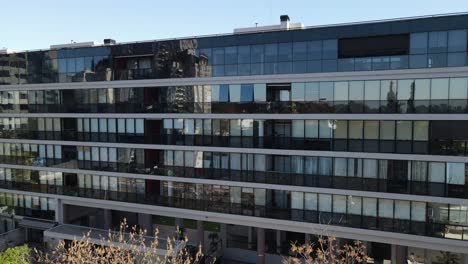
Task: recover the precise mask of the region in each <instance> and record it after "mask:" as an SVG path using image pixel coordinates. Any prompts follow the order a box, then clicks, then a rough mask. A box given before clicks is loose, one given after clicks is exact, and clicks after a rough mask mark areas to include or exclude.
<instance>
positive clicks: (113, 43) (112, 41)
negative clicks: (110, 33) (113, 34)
mask: <svg viewBox="0 0 468 264" xmlns="http://www.w3.org/2000/svg"><path fill="white" fill-rule="evenodd" d="M115 43H117V42H115V39H110V38H108V39H104V45H115Z"/></svg>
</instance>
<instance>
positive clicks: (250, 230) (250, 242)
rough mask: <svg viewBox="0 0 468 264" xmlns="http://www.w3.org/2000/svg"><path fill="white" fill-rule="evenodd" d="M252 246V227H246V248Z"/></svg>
mask: <svg viewBox="0 0 468 264" xmlns="http://www.w3.org/2000/svg"><path fill="white" fill-rule="evenodd" d="M252 246H253V227H250V226H249V227H247V248H249V249H251V248H252Z"/></svg>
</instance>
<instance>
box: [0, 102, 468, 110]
mask: <svg viewBox="0 0 468 264" xmlns="http://www.w3.org/2000/svg"><path fill="white" fill-rule="evenodd" d="M145 100H148V99H147V98H146V99H145V98H141V100H139V101H141V102H143V101H145ZM0 112H3V113H17V112H18V113H19V112H26V113H232V114H237V113H247V114H261V113H282V114H297V113H301V114H306V113H361V114H363V113H367V114H376V113H381V114H394V113H414V114H424V113H438V114H443V113H468V100H466V99H450V100H449V99H441V100H399V101H385V100H366V101H362V100H361V101H306V102H240V103H233V102H206V103H202V102H187V101H183V102H182V101H181V102H173V103H166V102H154V103H146V104H145V103H136V102H122V103H115V104H104V103H102V104H81V103H79V102H73V101H71V102H70V101H66V102H63V103H62V104H28V105H19V104H2V105H0Z"/></svg>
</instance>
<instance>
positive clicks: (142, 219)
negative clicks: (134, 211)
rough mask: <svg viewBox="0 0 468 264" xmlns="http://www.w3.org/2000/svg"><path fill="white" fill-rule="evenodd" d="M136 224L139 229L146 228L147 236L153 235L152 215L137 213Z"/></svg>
mask: <svg viewBox="0 0 468 264" xmlns="http://www.w3.org/2000/svg"><path fill="white" fill-rule="evenodd" d="M138 225H139V226H140V228H141V229H146V235H147V236H154V230H153V217H152V215H150V214H142V213H139V214H138Z"/></svg>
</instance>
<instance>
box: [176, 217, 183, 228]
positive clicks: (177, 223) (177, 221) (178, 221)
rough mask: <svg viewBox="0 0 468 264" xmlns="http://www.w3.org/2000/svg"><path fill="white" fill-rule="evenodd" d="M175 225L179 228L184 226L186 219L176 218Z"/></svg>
mask: <svg viewBox="0 0 468 264" xmlns="http://www.w3.org/2000/svg"><path fill="white" fill-rule="evenodd" d="M175 225H176V226H178V227H179V228H184V219H183V218H176V219H175Z"/></svg>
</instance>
